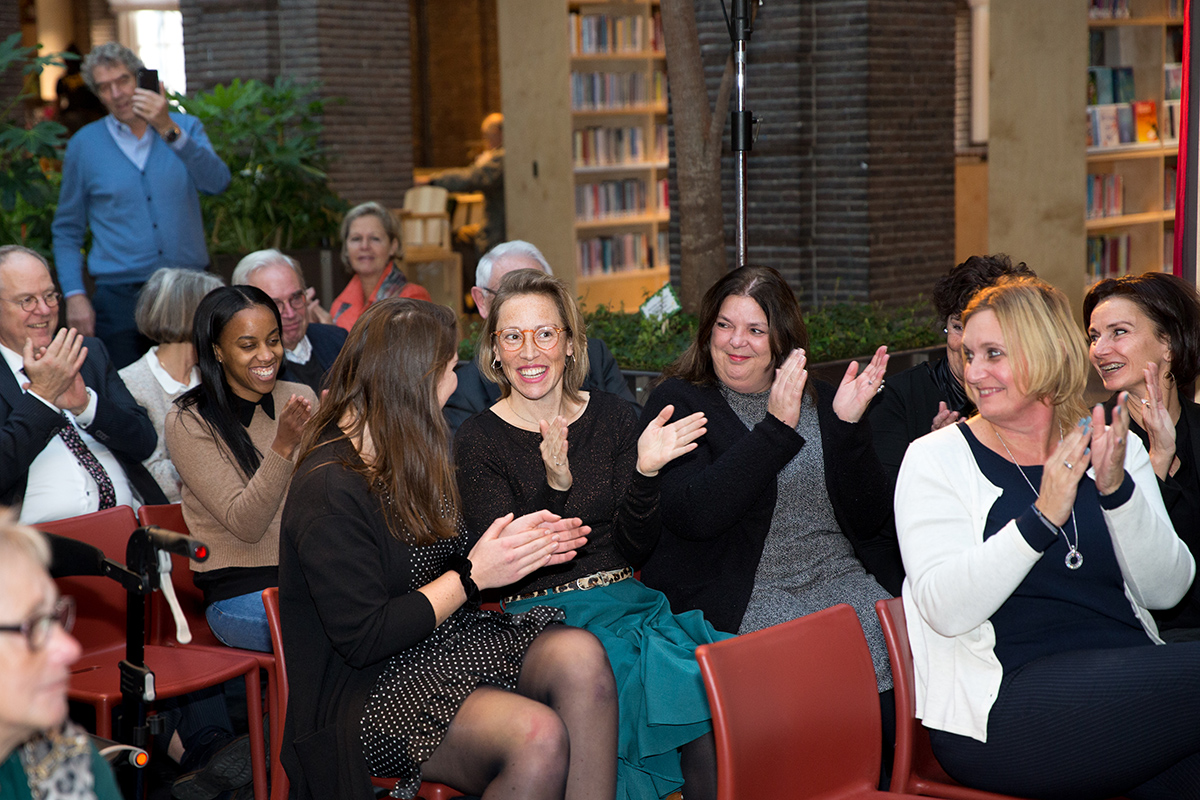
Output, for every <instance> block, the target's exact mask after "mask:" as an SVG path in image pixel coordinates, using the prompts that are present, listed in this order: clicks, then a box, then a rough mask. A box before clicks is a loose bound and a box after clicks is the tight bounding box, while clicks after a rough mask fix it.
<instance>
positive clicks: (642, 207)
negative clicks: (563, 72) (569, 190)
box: [566, 0, 671, 309]
mask: <svg viewBox="0 0 1200 800" xmlns="http://www.w3.org/2000/svg"><path fill="white" fill-rule="evenodd" d="M566 7H567V37H566V38H567V44H568V51H569V54H570V55H569V61H570V64H569V66H570V87H569V88H570V109H571V110H570V114H571V123H570V124H571V171H572V177H573V180H572V185H573V189H574V201H575V203H574V211H575V219H574V225H573V242H574V255H575V259H574V264H575V270H576V274H575V282H576V292H577V293H578V295H579V296H580V297H581V298H583V301H584V303H585V304H586V305H588V306H595V305H599V304H601V303H606V304H610V305H619V304H621V303H624V305H625V307H626V308H627V309H632V308H636V307H637V306H638V305H640V304H641V302H642V299H643V297H644V296H645V295H646V294H649V293H652V292H654V291H656V290H657V289H658V288H659V287H661V286H662V284H663V283H665V282H666V281H667V280H668V277H669V266H668V248H667V234H668V228H669V224H670V219H671V215H670V208H669V206H668V203H667V166H668V158H669V156H668V146H667V119H666V115H667V85H666V84H667V80H666V56H665V53H664V48H663V40H662V24H661V21H660V20H659V4H658V0H619V1H617V2H580V0H566Z"/></svg>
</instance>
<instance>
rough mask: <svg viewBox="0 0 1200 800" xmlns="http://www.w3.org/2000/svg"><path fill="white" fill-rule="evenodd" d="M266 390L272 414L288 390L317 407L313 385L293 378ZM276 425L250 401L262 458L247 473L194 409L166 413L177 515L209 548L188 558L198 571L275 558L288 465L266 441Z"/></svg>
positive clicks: (254, 438) (271, 562)
mask: <svg viewBox="0 0 1200 800" xmlns="http://www.w3.org/2000/svg"><path fill="white" fill-rule="evenodd" d="M271 394H272V396H273V397H274V398H275V416H276V418H278V416H279V414H280V413H282V412H283V408H284V406H285V405H286V404H287V401H288V399H289V398H290V397H291V396H292V395H293V394H295V395H299V396H301V397H306V398H308V400H309V402H311V403H312V405H313V408H314V409H316V407H317V398H316V395H314V394H313V391H312V389H310V388H308V387H307V386H304V385H302V384H299V383H288V382H287V381H278V382H277V383H276V384H275V390H274V391H273V392H272V393H271ZM275 429H276V421H275V420H273V419H271V418H270V417H268V416H267V415H266V412H264V411H263V410H262V409H261V408H256V409H255V410H254V418H253V419H252V420H251V422H250V428H249V429H248V432H249V434H250V440H251V441H252V442H254V446H255V447H257V448H258V451H259V452H260V453H262V463H260V464H259V466H258V471H256V472H255V473H254V475H253V477H251V478H250V480H249V481H247V480H246V475H245V473H243V472H242V471H241V469H239V468H238V466H237V464H236V463H235V462H234V460H233V457H232V456H231V455H230V454H229V452H228V451H227V450H226V449H225V446H224V443H222V442H219V441H217V440H216V439H215V438H214V437H213V435H212V432H211V431H209V429H208V425H207V423H205V422H204V421H203V420H201V419H200V417H198V416H197V415H196V414H195V413H194V411H193V410H191V409H188V410H186V411H183V410H180V409H179V408H177V407H176V408H173V409H172V410H171V412H170V413H169V414H168V415H167V420H166V426H165V431H166V439H167V449H168V450H169V451H170V453H171V460H172V461H174V462H175V468H176V469H177V470H179V477H180V478H181V479H182V480H183V491H182V494H183V519H184V521H185V522H187V526H188V530H189V531H190V532H191V534H192V536H194V537H196V538H197V539H199V540H201V541H202V542H204V543H205V544H207V545H208V546H209V550H210V551H211V554H210V555H209V557H208V560H207V561H205V562H203V563H195V562H193V563H192V569H194V570H196V571H197V572H207V571H209V570H214V569H222V568H224V567H273V566H275V565H276V564H278V563H279V518H280V516H281V515H282V514H283V499H284V497H285V496H286V495H287V489H288V484H289V483H290V482H291V478H292V468H293V466H294V465H293V463H292V462H291V461H289V460H288V459H285V458H283V457H282V456H280V455H279V454H278V453H276V452H275V451H274V450H272V449H271V443H272V442H274V441H275Z"/></svg>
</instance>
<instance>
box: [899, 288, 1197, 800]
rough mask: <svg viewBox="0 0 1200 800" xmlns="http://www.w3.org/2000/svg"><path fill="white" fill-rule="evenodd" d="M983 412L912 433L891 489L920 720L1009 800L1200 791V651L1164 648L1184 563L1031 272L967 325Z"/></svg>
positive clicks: (950, 762) (951, 767) (947, 754)
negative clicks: (1160, 612) (1163, 616)
mask: <svg viewBox="0 0 1200 800" xmlns="http://www.w3.org/2000/svg"><path fill="white" fill-rule="evenodd" d="M963 320H964V322H965V329H964V334H963V359H964V365H965V379H966V387H967V391H968V393H969V394H970V396H971V399H972V400H973V401H974V402H975V404H976V406H977V407H978V409H979V414H978V416H975V417H972V418H971V419H970V420H969V421H967V422H964V423H959V424H957V425H953V426H948V427H946V428H944V429H942V430H939V431H936V432H934V433H931V434H929V435H928V436H925V437H922V438H921V439H918V440H917V441H916V442H914V443H913V445H912V446H911V447H910V448H909V450H908V453H907V455H906V456H905V459H904V464H903V466H902V467H901V470H900V477H899V481H898V483H897V488H896V521H897V529H898V534H899V539H900V548H901V552H902V554H903V557H904V566H905V569H906V572H907V578H906V579H905V583H904V592H903V597H904V606H905V611H906V613H907V617H908V629H909V630H908V632H909V637H910V639H911V641H912V647H913V660H914V666H915V670H916V678H917V681H916V683H917V685H916V692H917V716H918V717H920V718H921V719H922V721H923V723H924V725H925V727H926V728H928V729H929V731H930V738H931V740H932V742H933V747H934V753H935V754H936V755H937V757H938V760H939V761H940V762H941V763H942V766H943V767H945V768H946V771H947V772H949V773H950V775H951V776H953V777H954V778H955V779H957V780H959V781H960V782H962V783H964V784H966V785H968V786H973V787H976V788H980V789H985V790H988V791H993V792H1002V793H1005V794H1012V795H1019V796H1021V797H1033V798H1040V797H1070V798H1084V799H1086V798H1108V797H1112V796H1114V795H1125V796H1128V797H1130V798H1134V799H1135V800H1157V799H1158V798H1163V799H1164V800H1165V798H1172V799H1173V800H1178V798H1195V797H1200V725H1197V724H1196V721H1197V719H1200V643H1189V644H1172V645H1162V643H1161V639H1159V637H1158V632H1157V629H1156V628H1155V626H1154V621H1153V618H1152V617H1151V616H1150V614H1149V611H1148V610H1149V609H1153V608H1169V607H1171V606H1172V605H1174V604H1175V603H1176V602H1177V601H1178V600H1179V598H1180V597H1181V596H1182V595H1183V593H1184V592H1185V591H1186V589H1187V587H1188V586H1189V585H1190V584H1191V582H1192V579H1193V577H1194V575H1195V564H1194V562H1193V560H1192V557H1191V554H1190V553H1189V552H1188V549H1187V547H1186V546H1184V544H1183V543H1182V542H1181V541H1180V540H1179V538H1178V537H1177V536H1176V535H1175V531H1174V529H1173V528H1172V527H1171V522H1170V518H1169V517H1168V516H1167V513H1166V510H1165V508H1164V507H1163V503H1162V499H1161V496H1160V495H1159V492H1158V491H1157V484H1156V482H1155V477H1154V473H1153V470H1152V469H1151V467H1150V462H1149V458H1148V457H1147V455H1146V451H1145V450H1144V449H1143V447H1142V445H1141V442H1140V441H1139V440H1138V439H1137V437H1130V436H1128V435H1127V434H1128V426H1129V417H1128V412H1127V411H1126V409H1125V407H1124V399H1123V400H1122V402H1121V403H1119V404H1118V406H1117V408H1116V410H1115V411H1114V413H1113V420H1112V424H1111V425H1106V423H1105V417H1104V412H1103V409H1102V408H1100V407H1097V408H1096V409H1094V410H1092V411H1091V412H1089V411H1088V409H1087V408H1086V407H1085V406H1084V405H1083V401H1082V399H1081V398H1082V394H1083V389H1084V385H1085V381H1086V370H1087V363H1088V362H1087V347H1086V344H1085V341H1084V338H1083V335H1082V332H1081V331H1080V330H1079V329H1078V327H1077V326H1076V324H1075V322H1074V320H1073V318H1072V316H1071V312H1070V308H1069V306H1068V304H1067V301H1066V298H1065V297H1064V296H1063V295H1062V293H1061V292H1059V291H1058V290H1056V289H1054V288H1053V287H1051V286H1050V285H1049V284H1046V283H1044V282H1042V281H1039V280H1037V279H1032V278H1018V279H1010V280H1007V281H1003V282H1001V283H999V284H998V285H997V286H995V287H992V288H990V289H985V290H983V291H982V292H981V293H980V294H979V295H977V296H976V297H975V299H974V300H972V302H971V304H970V305H969V306H968V308H967V310H966V312H965V313H964V315H963Z"/></svg>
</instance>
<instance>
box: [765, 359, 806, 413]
mask: <svg viewBox="0 0 1200 800" xmlns="http://www.w3.org/2000/svg"><path fill="white" fill-rule="evenodd" d="M807 364H808V356H807V355H805V353H804V351H803V350H799V349H797V350H793V351H792V352H790V353H788V357H787V358H786V359H784V362H783V366H781V367H780V368H779V369H777V370H775V381H774V382H773V383H772V384H771V394H770V396H769V397H768V398H767V413H768V414H770V415H771V416H773V417H775V419H777V420H779V421H780V422H782V423H783V424H784V425H787V426H788V427H789V428H795V427H796V423H798V422H799V421H800V404H801V403H802V402H803V400H804V386H805V384H807V383H808V370H807V369H806V368H805V367H806V366H807Z"/></svg>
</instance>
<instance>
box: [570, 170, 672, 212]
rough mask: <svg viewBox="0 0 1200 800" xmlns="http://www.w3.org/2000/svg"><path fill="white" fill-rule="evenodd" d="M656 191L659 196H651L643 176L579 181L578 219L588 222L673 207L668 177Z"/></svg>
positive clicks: (657, 184)
mask: <svg viewBox="0 0 1200 800" xmlns="http://www.w3.org/2000/svg"><path fill="white" fill-rule="evenodd" d="M654 191H655V195H656V196H655V197H650V198H648V197H647V193H646V181H644V180H643V179H641V178H626V179H625V180H620V181H599V182H596V183H581V184H578V185H576V187H575V218H576V219H578V220H583V221H586V220H597V219H605V218H606V217H624V216H632V215H637V214H645V213H646V210H647V209H648V208H650V207H651V206H653V207H654V208H658V209H661V210H664V211H665V210H667V209H669V208H670V203H669V200H668V195H667V192H668V187H667V179H666V178H662V179H660V180H658V181H656V182H655V185H654ZM648 201H652V203H650V202H648Z"/></svg>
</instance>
